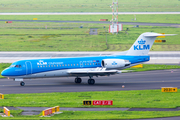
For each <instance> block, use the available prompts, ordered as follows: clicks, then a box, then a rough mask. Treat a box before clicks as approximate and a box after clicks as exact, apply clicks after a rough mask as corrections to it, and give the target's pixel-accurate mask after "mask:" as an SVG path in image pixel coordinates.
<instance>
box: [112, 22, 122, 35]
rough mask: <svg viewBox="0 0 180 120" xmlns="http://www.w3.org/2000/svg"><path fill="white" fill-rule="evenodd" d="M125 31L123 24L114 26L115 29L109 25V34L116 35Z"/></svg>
mask: <svg viewBox="0 0 180 120" xmlns="http://www.w3.org/2000/svg"><path fill="white" fill-rule="evenodd" d="M122 30H123V24H118V25H117V24H114V28H113V26H112V25H109V33H116V32H119V31H122Z"/></svg>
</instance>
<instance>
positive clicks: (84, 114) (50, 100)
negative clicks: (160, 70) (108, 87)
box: [0, 90, 180, 119]
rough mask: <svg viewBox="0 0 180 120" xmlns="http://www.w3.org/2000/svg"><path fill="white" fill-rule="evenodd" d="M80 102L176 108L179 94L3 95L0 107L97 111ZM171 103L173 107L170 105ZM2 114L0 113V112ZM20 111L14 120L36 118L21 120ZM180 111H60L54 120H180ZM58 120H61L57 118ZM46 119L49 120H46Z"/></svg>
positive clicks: (179, 102) (116, 92)
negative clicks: (170, 118) (177, 118)
mask: <svg viewBox="0 0 180 120" xmlns="http://www.w3.org/2000/svg"><path fill="white" fill-rule="evenodd" d="M83 100H113V106H101V107H122V108H175V107H179V106H180V92H177V93H162V92H161V90H136V91H103V92H102V91H100V92H67V93H66V92H62V93H33V94H5V99H4V100H0V106H24V107H25V106H27V107H28V106H30V107H33V106H36V107H37V106H43V107H52V106H57V105H59V106H60V111H61V107H99V106H83V105H82V101H83ZM172 103H173V104H172ZM0 111H1V112H2V110H0ZM21 112H22V111H20V110H19V111H12V114H13V115H14V116H15V118H19V119H20V118H21V119H23V118H29V119H30V118H36V119H38V118H39V117H38V116H39V115H36V116H34V117H33V116H27V117H24V116H21V115H19V114H20V113H21ZM179 115H180V111H172V112H170V111H167V112H165V111H164V112H163V111H161V112H160V111H158V112H157V111H91V112H90V111H63V113H62V114H59V115H55V116H53V117H51V118H55V119H132V118H134V119H135V118H136V119H137V118H154V117H168V116H179ZM59 117H60V118H59ZM48 119H49V118H48Z"/></svg>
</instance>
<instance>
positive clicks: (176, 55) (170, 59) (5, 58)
mask: <svg viewBox="0 0 180 120" xmlns="http://www.w3.org/2000/svg"><path fill="white" fill-rule="evenodd" d="M119 52H120V51H113V52H104V51H101V52H46V51H44V52H0V63H13V62H15V61H17V60H24V59H43V58H57V57H58V58H64V57H85V56H103V55H112V54H117V53H119ZM149 55H150V57H151V58H150V61H148V62H146V63H145V64H176V65H177V64H180V51H165V52H159V51H154V52H149Z"/></svg>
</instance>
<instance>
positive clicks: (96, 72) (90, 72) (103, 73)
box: [68, 69, 121, 76]
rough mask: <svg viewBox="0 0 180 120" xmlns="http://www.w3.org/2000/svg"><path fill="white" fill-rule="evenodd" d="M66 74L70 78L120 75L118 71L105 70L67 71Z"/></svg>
mask: <svg viewBox="0 0 180 120" xmlns="http://www.w3.org/2000/svg"><path fill="white" fill-rule="evenodd" d="M68 73H69V74H70V75H71V76H106V75H108V76H109V75H113V74H119V73H121V72H120V71H118V70H105V69H100V70H77V71H76V70H71V71H68Z"/></svg>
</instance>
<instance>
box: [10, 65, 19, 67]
mask: <svg viewBox="0 0 180 120" xmlns="http://www.w3.org/2000/svg"><path fill="white" fill-rule="evenodd" d="M10 67H16V68H21V65H11V66H10Z"/></svg>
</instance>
